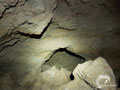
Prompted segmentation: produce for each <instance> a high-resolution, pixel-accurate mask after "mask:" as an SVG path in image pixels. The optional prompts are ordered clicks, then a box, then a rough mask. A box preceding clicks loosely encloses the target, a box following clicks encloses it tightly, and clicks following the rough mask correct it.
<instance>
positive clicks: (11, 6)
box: [0, 0, 19, 19]
mask: <svg viewBox="0 0 120 90" xmlns="http://www.w3.org/2000/svg"><path fill="white" fill-rule="evenodd" d="M18 3H19V0H18V1H17V2H16V3H15V5H9V6H8V7H6V8H5V9H4V11H3V12H2V15H1V16H0V19H1V18H2V17H3V16H4V14H5V12H6V11H7V10H8V9H10V8H14V7H16V5H17V4H18Z"/></svg>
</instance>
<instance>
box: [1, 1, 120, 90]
mask: <svg viewBox="0 0 120 90" xmlns="http://www.w3.org/2000/svg"><path fill="white" fill-rule="evenodd" d="M119 3H120V1H119V0H0V81H1V83H0V90H31V89H32V90H39V89H40V90H50V89H52V90H53V88H51V86H52V87H53V86H54V85H51V83H52V82H51V80H53V78H51V76H50V77H48V78H45V77H43V78H42V79H40V80H37V78H39V77H42V76H45V75H46V73H48V72H50V73H51V72H53V71H55V76H56V79H55V80H58V81H60V82H58V83H54V84H57V86H56V85H55V86H56V87H54V89H56V90H59V89H60V90H64V89H65V88H66V89H68V90H73V89H76V90H80V88H81V89H82V90H92V88H91V87H90V86H89V85H87V84H86V83H85V82H84V81H82V80H80V79H79V80H73V81H69V80H68V79H67V78H68V77H69V75H70V73H71V72H72V70H73V69H74V68H75V66H74V64H75V63H76V64H75V65H77V63H78V64H80V66H81V65H84V67H82V66H81V67H82V69H85V67H87V66H88V64H89V65H90V66H91V67H90V68H89V69H85V73H88V74H89V75H92V70H96V69H100V70H101V69H102V70H103V72H101V73H104V72H105V71H108V72H107V73H108V74H109V72H112V70H111V68H112V69H113V72H114V73H115V76H116V80H118V78H119V77H120V70H119V68H120V67H119V63H120V60H119V56H120V4H119ZM61 49H63V52H65V51H66V50H67V51H68V52H70V53H71V54H70V56H69V55H66V54H64V55H65V56H64V55H63V56H62V55H58V56H57V54H58V53H63V52H61V51H60V50H61ZM57 51H58V52H57ZM59 51H60V52H59ZM72 55H73V56H72ZM99 56H101V57H103V58H105V59H106V60H107V62H108V63H109V65H110V66H111V68H110V67H109V66H108V64H107V63H106V61H104V60H103V61H99V60H95V61H94V62H92V61H87V60H94V59H95V58H97V57H99ZM54 57H58V58H59V57H60V58H59V59H58V61H59V60H60V61H62V60H61V59H62V58H63V59H65V62H64V60H63V61H62V62H60V63H61V64H62V63H66V62H69V61H70V63H71V64H72V63H73V65H72V66H74V67H70V66H69V65H71V64H67V65H68V66H69V67H70V68H72V70H71V69H68V70H69V71H68V70H64V69H66V68H64V69H60V68H58V67H55V65H54V64H53V63H52V66H54V67H52V66H49V65H46V64H47V61H51V62H52V59H53V58H54ZM61 57H62V58H61ZM70 57H71V59H70ZM78 57H79V59H80V60H81V59H82V60H83V58H84V59H85V61H87V62H86V63H83V61H82V62H81V61H80V62H73V59H75V60H78V59H76V58H78ZM56 59H57V58H55V60H56ZM68 60H69V61H68ZM96 61H97V62H96ZM103 62H104V63H103ZM82 63H83V64H82ZM100 63H101V64H100ZM62 65H63V66H64V65H65V64H62ZM97 65H100V66H101V68H95V69H92V68H93V67H97ZM58 66H60V64H59V65H58ZM68 66H67V67H68ZM105 67H108V68H105ZM104 68H105V70H104ZM59 69H60V70H59ZM89 70H91V73H89V72H88V71H89ZM64 71H65V72H66V73H68V74H67V75H66V76H65V72H64ZM98 71H99V70H98ZM95 73H96V74H99V72H98V73H97V72H95ZM110 75H113V74H112V73H111V74H110ZM57 77H61V78H59V79H57ZM62 77H63V78H62ZM90 78H92V77H90ZM43 79H44V80H43ZM45 79H48V81H46V80H45ZM63 79H65V81H66V82H62V81H61V80H63ZM94 79H95V78H94ZM94 79H93V81H92V82H95V81H94ZM112 79H113V81H115V80H114V76H113V78H112ZM6 80H7V81H6ZM55 80H53V81H54V82H55ZM39 81H41V82H39ZM42 81H43V82H44V81H46V82H45V84H42V83H43V82H42ZM47 82H48V83H49V84H48V83H47ZM63 83H64V85H62V84H63ZM79 83H81V86H78V85H79ZM46 85H48V86H47V87H46ZM39 86H40V87H39ZM49 88H50V89H49ZM58 88H59V89H58Z"/></svg>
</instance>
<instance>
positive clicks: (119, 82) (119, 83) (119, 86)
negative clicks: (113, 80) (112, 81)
mask: <svg viewBox="0 0 120 90" xmlns="http://www.w3.org/2000/svg"><path fill="white" fill-rule="evenodd" d="M117 87H118V88H120V78H119V80H118V86H117Z"/></svg>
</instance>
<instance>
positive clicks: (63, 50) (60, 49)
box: [44, 48, 86, 64]
mask: <svg viewBox="0 0 120 90" xmlns="http://www.w3.org/2000/svg"><path fill="white" fill-rule="evenodd" d="M57 52H66V53H67V54H69V55H71V56H74V57H77V58H80V59H82V60H83V62H85V61H86V59H85V58H84V57H82V56H80V55H77V54H76V53H73V52H71V51H68V50H67V49H66V48H59V49H57V50H56V51H55V52H54V53H53V54H52V55H51V57H50V58H49V59H48V60H46V61H45V63H46V62H48V61H49V60H50V59H51V58H52V57H53V55H54V54H56V53H57ZM45 63H44V64H45Z"/></svg>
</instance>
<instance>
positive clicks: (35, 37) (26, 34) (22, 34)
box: [16, 18, 53, 39]
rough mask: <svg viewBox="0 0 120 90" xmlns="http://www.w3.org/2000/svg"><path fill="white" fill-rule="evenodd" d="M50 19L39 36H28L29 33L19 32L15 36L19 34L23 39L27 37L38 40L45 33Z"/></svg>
mask: <svg viewBox="0 0 120 90" xmlns="http://www.w3.org/2000/svg"><path fill="white" fill-rule="evenodd" d="M52 19H53V18H52ZM52 19H51V20H50V21H49V23H48V24H47V26H46V27H45V28H44V29H43V31H42V32H41V34H29V33H24V32H20V31H17V32H16V34H20V35H21V36H25V37H29V38H34V39H40V38H41V37H42V36H43V34H44V33H45V32H46V31H47V29H48V27H49V26H50V25H51V23H52Z"/></svg>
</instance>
